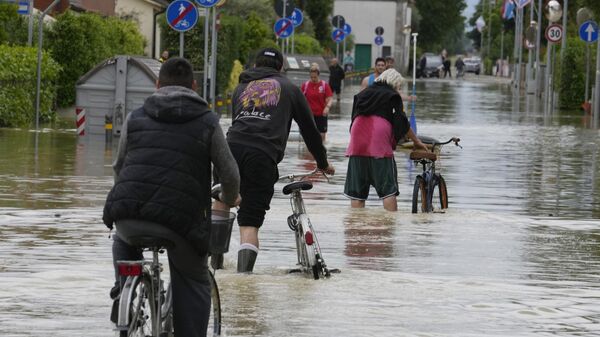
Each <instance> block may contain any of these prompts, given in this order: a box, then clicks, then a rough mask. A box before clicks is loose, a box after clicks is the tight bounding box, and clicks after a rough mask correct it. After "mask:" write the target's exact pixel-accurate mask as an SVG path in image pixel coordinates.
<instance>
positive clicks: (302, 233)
mask: <svg viewBox="0 0 600 337" xmlns="http://www.w3.org/2000/svg"><path fill="white" fill-rule="evenodd" d="M298 236H299V239H300V249H301V255H302V260H304V261H303V263H302V269H304V272H306V273H307V274H311V275H312V277H313V278H314V279H315V280H318V279H319V266H318V265H317V259H316V252H315V247H314V246H313V244H314V243H315V242H314V237H313V233H312V232H311V231H310V230H309V226H308V217H307V216H306V214H301V215H300V220H299V222H298Z"/></svg>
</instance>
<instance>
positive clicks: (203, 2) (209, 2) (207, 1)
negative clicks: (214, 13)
mask: <svg viewBox="0 0 600 337" xmlns="http://www.w3.org/2000/svg"><path fill="white" fill-rule="evenodd" d="M196 2H197V3H198V5H200V6H202V7H212V6H214V5H216V4H217V3H219V0H196Z"/></svg>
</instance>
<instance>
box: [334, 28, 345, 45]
mask: <svg viewBox="0 0 600 337" xmlns="http://www.w3.org/2000/svg"><path fill="white" fill-rule="evenodd" d="M345 37H346V33H344V31H343V30H341V29H339V28H336V29H334V30H333V32H331V38H332V39H333V41H335V42H336V43H340V42H342V40H344V38H345Z"/></svg>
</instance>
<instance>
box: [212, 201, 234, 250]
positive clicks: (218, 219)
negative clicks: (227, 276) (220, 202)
mask: <svg viewBox="0 0 600 337" xmlns="http://www.w3.org/2000/svg"><path fill="white" fill-rule="evenodd" d="M211 213H212V217H211V231H210V247H209V252H210V253H211V254H224V253H227V252H228V251H229V240H230V239H231V229H232V228H233V221H234V220H235V213H232V212H228V211H221V210H216V209H213V210H212V211H211Z"/></svg>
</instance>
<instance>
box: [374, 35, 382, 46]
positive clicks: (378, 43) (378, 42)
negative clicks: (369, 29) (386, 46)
mask: <svg viewBox="0 0 600 337" xmlns="http://www.w3.org/2000/svg"><path fill="white" fill-rule="evenodd" d="M375 44H376V45H378V46H381V45H382V44H383V37H382V36H381V35H377V36H375Z"/></svg>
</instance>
